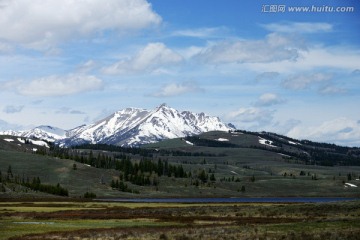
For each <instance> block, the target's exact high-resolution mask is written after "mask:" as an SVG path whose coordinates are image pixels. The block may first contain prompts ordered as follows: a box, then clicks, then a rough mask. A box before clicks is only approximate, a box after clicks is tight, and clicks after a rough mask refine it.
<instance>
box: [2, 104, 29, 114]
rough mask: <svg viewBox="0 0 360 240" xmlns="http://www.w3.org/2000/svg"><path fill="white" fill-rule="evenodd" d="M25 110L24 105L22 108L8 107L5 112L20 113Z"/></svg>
mask: <svg viewBox="0 0 360 240" xmlns="http://www.w3.org/2000/svg"><path fill="white" fill-rule="evenodd" d="M23 108H24V105H21V106H15V105H7V106H6V107H5V108H4V110H3V112H5V113H18V112H21V111H22V110H23Z"/></svg>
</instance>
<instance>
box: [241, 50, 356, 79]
mask: <svg viewBox="0 0 360 240" xmlns="http://www.w3.org/2000/svg"><path fill="white" fill-rule="evenodd" d="M298 55H299V57H298V58H297V60H296V62H295V61H281V62H275V61H274V62H257V63H246V64H244V67H246V68H247V69H251V70H254V71H256V72H281V73H293V72H300V71H314V70H316V69H319V68H321V69H324V68H332V69H334V70H335V69H341V70H347V71H354V69H360V50H359V49H357V48H349V47H348V48H343V47H334V46H332V47H323V46H313V47H311V48H308V49H307V50H306V51H304V50H302V49H300V50H298Z"/></svg>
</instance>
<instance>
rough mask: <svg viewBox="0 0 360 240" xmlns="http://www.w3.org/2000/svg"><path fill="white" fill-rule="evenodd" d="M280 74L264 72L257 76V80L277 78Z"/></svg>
mask: <svg viewBox="0 0 360 240" xmlns="http://www.w3.org/2000/svg"><path fill="white" fill-rule="evenodd" d="M279 75H280V74H279V73H278V72H263V73H261V74H259V75H257V76H256V78H255V80H256V81H262V80H268V79H274V78H277V77H278V76H279Z"/></svg>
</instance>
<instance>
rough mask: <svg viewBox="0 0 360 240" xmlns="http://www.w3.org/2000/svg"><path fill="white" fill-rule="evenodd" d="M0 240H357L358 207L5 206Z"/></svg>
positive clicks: (0, 211)
mask: <svg viewBox="0 0 360 240" xmlns="http://www.w3.org/2000/svg"><path fill="white" fill-rule="evenodd" d="M0 232H1V235H0V239H183V240H184V239H358V237H359V234H360V208H359V202H358V201H352V202H338V203H318V204H298V203H292V204H284V203H282V204H280V203H259V204H255V203H238V204H233V203H232V204H180V203H99V202H1V203H0Z"/></svg>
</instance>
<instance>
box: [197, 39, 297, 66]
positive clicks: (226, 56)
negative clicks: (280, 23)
mask: <svg viewBox="0 0 360 240" xmlns="http://www.w3.org/2000/svg"><path fill="white" fill-rule="evenodd" d="M302 45H303V44H302V43H301V44H299V43H298V42H297V41H296V40H294V39H290V38H288V37H285V36H282V35H279V34H276V33H271V34H269V35H267V36H266V38H265V39H263V40H236V41H223V42H219V43H216V44H214V45H212V46H210V47H208V48H205V49H204V50H203V51H202V52H201V53H200V54H198V55H197V58H198V59H200V60H202V61H204V62H206V63H210V64H226V63H268V62H278V61H283V60H290V61H295V60H296V59H297V58H298V56H299V50H300V49H304V46H302Z"/></svg>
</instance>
